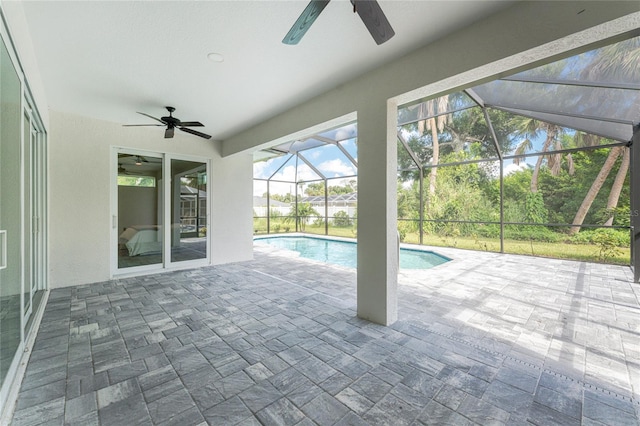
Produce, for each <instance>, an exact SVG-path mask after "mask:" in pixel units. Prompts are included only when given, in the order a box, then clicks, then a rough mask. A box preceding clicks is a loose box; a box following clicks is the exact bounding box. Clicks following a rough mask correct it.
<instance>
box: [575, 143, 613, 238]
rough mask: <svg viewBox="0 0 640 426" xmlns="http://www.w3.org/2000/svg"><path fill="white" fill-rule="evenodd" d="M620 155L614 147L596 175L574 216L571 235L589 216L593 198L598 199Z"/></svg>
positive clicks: (578, 230)
mask: <svg viewBox="0 0 640 426" xmlns="http://www.w3.org/2000/svg"><path fill="white" fill-rule="evenodd" d="M619 155H620V151H618V150H616V149H615V148H612V149H611V150H610V151H609V155H608V156H607V159H606V160H605V162H604V164H603V165H602V168H601V169H600V172H599V173H598V176H596V178H595V179H594V181H593V183H592V184H591V188H589V191H587V195H585V196H584V200H582V204H581V205H580V208H579V209H578V212H577V213H576V216H575V217H574V218H573V225H574V226H572V227H571V230H570V231H569V233H570V234H571V235H574V234H577V233H578V232H580V228H581V226H582V223H583V222H584V218H585V217H586V216H587V213H588V212H589V209H590V208H591V204H593V200H595V199H596V196H597V195H598V192H600V188H602V185H603V184H604V181H605V180H607V176H609V173H611V170H612V169H613V166H614V165H615V164H616V160H617V159H618V156H619Z"/></svg>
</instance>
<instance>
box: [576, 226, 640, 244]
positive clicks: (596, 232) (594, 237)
mask: <svg viewBox="0 0 640 426" xmlns="http://www.w3.org/2000/svg"><path fill="white" fill-rule="evenodd" d="M629 238H630V236H629V231H627V230H624V229H611V228H598V229H584V230H582V231H580V232H578V233H577V234H575V235H573V236H572V237H571V242H572V243H574V244H602V243H603V241H604V240H607V241H608V242H610V243H612V244H615V246H616V247H629Z"/></svg>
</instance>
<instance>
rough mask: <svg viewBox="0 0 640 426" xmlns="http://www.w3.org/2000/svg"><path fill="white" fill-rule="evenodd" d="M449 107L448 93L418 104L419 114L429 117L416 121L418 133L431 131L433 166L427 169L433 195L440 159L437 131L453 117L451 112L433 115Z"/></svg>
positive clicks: (430, 192)
mask: <svg viewBox="0 0 640 426" xmlns="http://www.w3.org/2000/svg"><path fill="white" fill-rule="evenodd" d="M448 109H449V95H444V96H440V97H439V98H435V99H431V100H429V101H426V102H423V103H422V104H420V111H419V114H420V116H421V117H425V116H426V117H429V118H427V119H425V120H420V121H418V133H420V135H422V134H424V133H425V132H426V131H431V141H432V146H433V152H432V154H431V165H432V166H434V167H432V168H431V169H430V171H429V194H430V195H434V194H435V193H436V179H437V175H438V168H437V167H435V166H437V165H438V162H439V160H440V143H439V140H438V138H439V136H438V132H440V133H442V132H443V131H444V126H445V125H446V124H448V123H451V122H452V120H453V118H452V116H451V114H440V115H438V116H437V117H434V115H436V114H437V113H440V112H444V111H447V110H448Z"/></svg>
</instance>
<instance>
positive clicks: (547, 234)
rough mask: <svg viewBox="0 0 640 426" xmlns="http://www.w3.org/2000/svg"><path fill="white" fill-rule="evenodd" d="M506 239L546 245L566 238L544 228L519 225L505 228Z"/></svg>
mask: <svg viewBox="0 0 640 426" xmlns="http://www.w3.org/2000/svg"><path fill="white" fill-rule="evenodd" d="M504 237H505V238H509V239H512V240H522V241H539V242H544V243H557V242H560V241H562V240H563V238H564V236H563V235H562V234H559V233H557V232H553V231H552V230H550V229H549V228H546V227H544V226H532V225H518V226H508V227H505V230H504Z"/></svg>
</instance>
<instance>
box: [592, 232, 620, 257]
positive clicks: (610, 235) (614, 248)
mask: <svg viewBox="0 0 640 426" xmlns="http://www.w3.org/2000/svg"><path fill="white" fill-rule="evenodd" d="M593 242H594V244H596V245H597V246H598V259H599V260H600V261H601V262H605V261H606V260H607V259H609V258H612V257H616V256H618V255H620V253H621V251H620V249H619V248H618V246H619V239H618V238H617V236H616V232H615V230H614V229H602V228H601V229H596V230H595V231H594V235H593Z"/></svg>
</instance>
